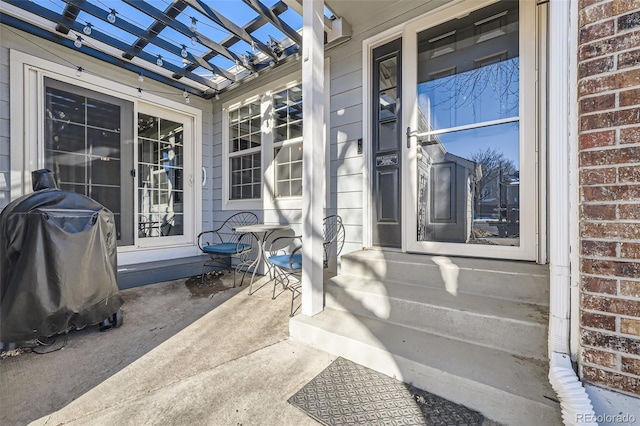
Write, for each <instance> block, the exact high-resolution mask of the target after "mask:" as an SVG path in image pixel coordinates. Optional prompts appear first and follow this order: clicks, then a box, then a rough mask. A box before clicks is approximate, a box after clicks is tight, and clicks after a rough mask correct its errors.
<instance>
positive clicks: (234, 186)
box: [229, 153, 262, 200]
mask: <svg viewBox="0 0 640 426" xmlns="http://www.w3.org/2000/svg"><path fill="white" fill-rule="evenodd" d="M260 157H261V154H260V153H257V154H250V155H244V156H241V157H234V158H231V159H230V162H229V163H230V166H231V170H230V172H231V182H230V186H231V191H230V196H231V199H232V200H237V199H251V198H260V183H261V180H262V167H261V160H260Z"/></svg>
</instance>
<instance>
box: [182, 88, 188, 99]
mask: <svg viewBox="0 0 640 426" xmlns="http://www.w3.org/2000/svg"><path fill="white" fill-rule="evenodd" d="M182 96H184V97H185V99H186V98H188V97H189V93H187V89H184V92H182Z"/></svg>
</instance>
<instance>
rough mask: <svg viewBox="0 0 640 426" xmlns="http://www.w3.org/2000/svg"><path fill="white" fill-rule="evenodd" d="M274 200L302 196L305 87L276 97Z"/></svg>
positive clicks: (290, 89)
mask: <svg viewBox="0 0 640 426" xmlns="http://www.w3.org/2000/svg"><path fill="white" fill-rule="evenodd" d="M273 110H274V115H273V120H274V139H273V148H274V151H273V154H274V155H273V159H274V160H273V161H274V165H275V193H274V194H275V197H276V198H280V197H299V196H301V195H302V87H301V86H300V85H297V86H294V87H291V88H288V89H285V90H282V91H280V92H277V93H274V95H273Z"/></svg>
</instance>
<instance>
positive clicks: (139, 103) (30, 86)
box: [9, 49, 202, 265]
mask: <svg viewBox="0 0 640 426" xmlns="http://www.w3.org/2000/svg"><path fill="white" fill-rule="evenodd" d="M9 59H10V79H11V82H12V84H11V86H10V102H11V117H10V118H11V123H10V126H11V128H10V135H11V160H10V161H11V199H12V200H14V199H16V198H18V197H20V196H22V195H25V194H28V193H30V192H31V191H32V189H31V171H32V170H36V169H40V168H43V167H44V124H43V123H44V102H45V100H44V98H45V94H44V78H45V77H48V78H52V79H54V80H59V81H62V82H64V83H68V84H71V85H74V86H78V87H80V88H85V89H88V90H92V91H94V92H98V93H104V94H106V95H109V96H112V97H116V98H120V99H123V100H126V101H129V102H132V103H133V115H134V117H133V119H134V141H133V143H134V144H136V146H137V139H136V138H137V132H136V131H135V123H136V122H137V117H138V112H139V111H140V110H143V111H145V112H148V111H150V110H153V111H156V112H160V113H162V112H163V111H164V112H165V113H168V114H169V115H171V114H174V117H175V114H179V115H182V116H183V117H184V119H185V120H189V121H190V125H191V131H192V139H191V140H192V146H191V153H190V154H189V159H188V162H187V159H185V176H184V180H185V200H186V199H187V198H186V197H187V196H186V192H189V193H190V195H189V197H190V201H189V203H190V204H189V206H190V208H191V211H190V212H189V214H188V215H186V214H185V228H184V235H182V236H178V238H174V237H163V238H152V239H138V237H137V233H135V232H134V245H132V246H123V247H118V249H117V250H118V264H119V265H127V264H135V263H139V262H146V261H154V260H163V259H172V258H176V257H187V256H194V255H197V254H199V249H198V247H197V244H196V236H197V235H198V233H199V232H200V230H201V227H202V201H201V197H200V196H197V194H201V192H202V179H201V176H200V170H201V169H202V111H201V110H199V109H197V108H194V107H191V106H188V105H185V104H182V103H179V102H175V101H172V100H170V99H166V98H163V97H160V96H158V95H154V94H153V93H144V98H142V99H141V98H140V97H139V96H138V95H139V93H138V90H137V88H136V87H133V86H127V85H124V84H121V83H118V82H116V81H113V80H111V79H107V78H104V77H101V76H97V75H93V74H90V73H88V72H85V73H82V74H81V76H79V77H78V76H76V71H77V70H76V69H75V68H71V67H68V66H65V65H62V64H59V63H55V62H52V61H49V60H46V59H42V58H39V57H36V56H33V55H30V54H27V53H24V52H21V51H18V50H14V49H11V50H10V52H9ZM137 155H138V153H137V149H135V150H134V158H133V161H134V167H135V165H137V161H138V158H137ZM187 167H189V169H187ZM187 187H188V188H189V190H188V191H187ZM135 200H137V195H136V196H135ZM186 202H187V201H185V205H186ZM137 211H138V205H137V201H136V205H135V206H134V217H137ZM134 220H135V224H136V225H137V219H134ZM135 229H137V228H135ZM146 240H156V241H146Z"/></svg>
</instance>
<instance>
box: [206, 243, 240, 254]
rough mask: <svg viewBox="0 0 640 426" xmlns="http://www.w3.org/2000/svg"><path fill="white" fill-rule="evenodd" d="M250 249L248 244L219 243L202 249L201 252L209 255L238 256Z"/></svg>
mask: <svg viewBox="0 0 640 426" xmlns="http://www.w3.org/2000/svg"><path fill="white" fill-rule="evenodd" d="M250 248H251V246H250V245H249V244H242V243H240V244H237V243H220V244H212V245H210V246H204V247H202V251H203V252H205V253H210V254H238V253H242V252H243V251H247V250H249V249H250Z"/></svg>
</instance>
